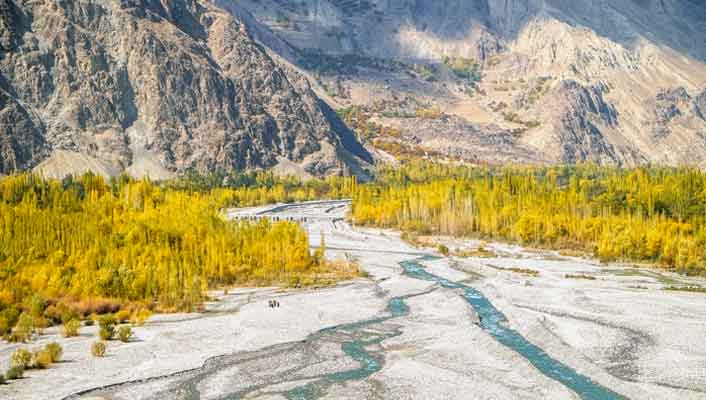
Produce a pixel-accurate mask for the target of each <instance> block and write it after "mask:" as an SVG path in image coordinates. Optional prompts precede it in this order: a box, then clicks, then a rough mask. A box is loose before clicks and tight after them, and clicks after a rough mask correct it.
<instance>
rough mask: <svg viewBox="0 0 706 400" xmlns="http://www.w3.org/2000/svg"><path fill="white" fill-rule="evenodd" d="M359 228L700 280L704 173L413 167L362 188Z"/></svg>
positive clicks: (705, 216) (705, 258) (705, 224)
mask: <svg viewBox="0 0 706 400" xmlns="http://www.w3.org/2000/svg"><path fill="white" fill-rule="evenodd" d="M351 218H352V219H353V221H354V222H355V223H357V224H362V225H375V226H381V227H390V228H398V229H401V230H403V231H407V232H414V233H418V234H443V235H453V236H482V237H487V238H499V239H506V240H511V241H516V242H520V243H523V244H527V245H534V246H544V247H552V248H558V249H577V250H582V251H588V252H591V253H593V254H595V255H596V256H598V257H600V258H601V259H602V260H605V261H611V260H626V261H628V260H629V261H636V262H651V263H656V264H659V265H662V266H664V267H668V268H671V269H676V270H678V271H681V272H684V273H691V274H706V173H704V172H702V171H699V170H697V169H691V168H658V167H644V168H638V169H632V170H624V169H616V168H610V167H599V166H595V165H583V166H577V167H547V168H540V167H503V168H491V167H475V168H474V167H454V166H449V165H442V164H431V163H424V162H412V163H409V164H407V165H406V166H405V167H403V168H397V169H387V170H385V171H383V172H382V173H381V175H380V178H379V180H378V182H377V183H376V184H372V185H365V186H360V187H359V188H358V190H357V191H356V193H355V195H354V202H353V210H352V214H351Z"/></svg>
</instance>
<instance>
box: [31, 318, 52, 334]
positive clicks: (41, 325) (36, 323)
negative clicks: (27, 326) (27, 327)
mask: <svg viewBox="0 0 706 400" xmlns="http://www.w3.org/2000/svg"><path fill="white" fill-rule="evenodd" d="M48 327H49V320H47V319H46V318H44V317H41V316H40V317H33V319H32V328H34V332H36V333H37V334H39V335H43V334H44V329H45V328H48Z"/></svg>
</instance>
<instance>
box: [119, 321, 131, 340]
mask: <svg viewBox="0 0 706 400" xmlns="http://www.w3.org/2000/svg"><path fill="white" fill-rule="evenodd" d="M131 337H132V328H130V327H129V326H127V325H123V326H121V327H120V329H118V338H120V341H121V342H123V343H127V342H129V341H130V338H131Z"/></svg>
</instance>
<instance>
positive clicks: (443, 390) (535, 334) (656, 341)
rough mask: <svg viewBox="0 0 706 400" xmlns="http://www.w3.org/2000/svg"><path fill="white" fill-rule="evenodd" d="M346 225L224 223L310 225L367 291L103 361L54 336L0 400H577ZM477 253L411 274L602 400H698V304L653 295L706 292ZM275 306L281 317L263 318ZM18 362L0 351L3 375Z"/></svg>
mask: <svg viewBox="0 0 706 400" xmlns="http://www.w3.org/2000/svg"><path fill="white" fill-rule="evenodd" d="M345 211H346V203H345V202H316V203H309V204H303V205H297V206H293V207H292V206H284V207H264V208H257V209H248V210H238V211H236V212H232V213H230V215H231V217H237V218H260V217H275V216H276V217H277V218H284V219H290V218H294V219H299V220H302V219H304V218H306V223H305V226H306V227H307V229H308V230H309V233H310V240H311V243H312V246H316V245H318V243H319V241H320V235H321V234H323V235H324V236H325V242H326V244H327V248H328V251H327V256H328V257H331V258H346V259H349V260H352V259H355V260H357V261H358V262H359V264H360V265H361V267H362V268H363V269H364V270H365V271H366V272H368V273H369V274H370V278H369V279H360V280H357V281H354V282H346V283H342V284H340V285H339V286H337V287H333V288H327V289H320V290H301V291H281V290H278V289H276V288H262V289H240V290H232V291H231V292H230V293H229V294H227V295H225V294H222V293H220V294H215V293H214V296H215V297H216V299H217V301H214V302H212V303H209V304H207V307H206V308H207V312H205V313H200V314H178V315H157V316H154V317H153V318H151V319H150V320H149V321H148V322H147V323H146V324H145V326H142V327H137V328H135V337H134V339H133V340H132V341H131V342H130V343H126V344H124V343H120V342H117V341H116V342H110V343H109V345H108V352H107V357H105V358H93V357H92V356H91V355H90V350H89V349H90V345H91V343H92V342H93V341H94V340H95V337H96V332H95V330H96V328H95V327H90V328H83V330H82V335H81V336H80V337H78V338H71V339H64V338H61V337H60V336H58V335H57V331H56V329H49V330H47V331H46V332H45V334H44V335H43V336H42V337H41V338H39V340H37V341H36V343H32V344H30V345H29V347H30V348H32V347H38V346H41V345H43V344H44V343H47V342H50V341H58V342H59V343H61V344H62V346H63V347H64V353H65V354H64V359H65V360H66V361H64V362H62V363H59V364H56V365H53V366H52V367H51V368H49V369H46V370H33V371H30V372H28V373H27V377H26V378H25V379H22V380H19V381H14V382H12V383H11V384H9V385H2V386H0V399H13V400H14V399H17V400H22V399H42V400H43V399H63V398H67V397H69V396H72V395H76V396H73V397H76V398H91V399H115V400H118V399H167V398H168V399H180V398H184V399H187V398H188V399H193V398H201V399H217V398H218V399H220V398H223V397H224V396H226V395H230V396H232V398H263V399H283V398H297V397H296V396H295V395H298V394H302V393H303V394H305V395H306V396H304V395H303V396H304V397H300V398H327V399H341V398H349V399H359V398H384V399H410V398H419V399H459V398H474V399H546V398H551V399H572V398H579V395H578V394H576V393H575V392H573V391H572V390H570V389H568V388H567V387H565V386H564V385H562V384H561V383H559V382H558V381H555V380H553V379H551V378H549V377H547V376H546V375H545V374H543V373H541V372H540V371H539V370H538V369H537V368H535V366H533V365H532V364H531V363H530V362H528V361H527V359H525V358H524V357H522V356H521V355H520V354H519V353H517V352H516V351H514V350H512V349H510V348H509V347H506V346H505V345H503V344H501V343H500V342H498V341H497V340H496V339H494V338H493V337H492V336H491V335H489V334H488V332H486V331H485V330H484V329H482V328H481V326H480V323H479V317H478V315H477V313H476V312H475V311H474V309H473V308H472V307H471V306H470V305H469V303H468V302H466V301H464V300H463V299H462V297H461V293H460V292H459V291H458V290H455V289H447V288H444V287H441V286H440V285H439V284H437V283H435V282H430V281H424V280H419V279H414V278H413V277H410V276H408V275H405V274H403V269H402V267H401V265H400V263H401V262H403V261H409V260H420V257H422V256H424V255H430V254H433V252H432V251H430V250H420V249H417V248H414V247H411V246H410V245H408V244H406V243H405V242H403V241H402V240H401V239H400V238H399V235H398V234H396V233H394V232H390V231H381V230H374V229H358V228H353V227H351V226H350V225H348V224H347V223H345V222H343V221H342V217H343V216H344V213H345ZM447 244H448V247H449V248H456V247H473V246H474V245H477V243H473V242H471V241H451V240H447ZM487 247H488V250H489V251H491V252H492V254H495V255H494V256H491V257H488V258H473V257H469V258H457V257H451V258H443V259H438V260H424V261H420V262H421V263H423V264H424V266H425V267H426V269H427V271H429V272H430V273H432V274H434V275H435V276H438V277H441V278H444V279H447V280H449V281H451V282H461V281H462V282H466V283H467V284H468V285H470V286H472V287H474V288H477V289H479V290H480V291H481V292H482V293H483V294H484V295H485V296H486V297H487V298H488V299H489V300H490V301H491V302H492V303H493V305H494V306H495V307H496V308H497V309H499V310H500V311H502V312H503V313H504V314H505V316H506V317H507V319H508V323H507V325H508V326H509V327H511V328H513V329H515V330H516V331H517V332H519V333H520V334H522V335H523V336H524V337H525V338H526V339H528V340H529V341H530V342H532V343H533V344H535V345H537V346H539V347H540V348H542V349H543V350H544V351H546V352H547V353H548V354H549V355H551V356H552V357H553V358H554V359H556V360H559V361H561V362H562V363H564V364H565V365H567V366H569V367H571V368H573V369H575V370H576V371H577V372H579V373H581V374H583V375H586V376H588V377H590V378H591V379H593V380H594V381H595V382H597V383H598V384H600V385H602V386H604V387H606V388H609V389H611V390H613V391H615V392H618V393H620V394H621V395H623V396H625V397H628V398H633V399H669V398H681V399H692V398H693V399H699V398H706V393H704V392H703V390H704V388H706V376H705V375H706V341H704V340H703V335H704V333H706V307H704V304H706V295H704V294H702V293H685V292H671V291H669V292H668V291H664V290H662V288H663V287H665V286H667V285H674V284H675V283H676V284H679V285H681V284H685V285H686V284H688V285H697V284H699V285H700V284H703V282H701V281H698V280H687V279H685V278H682V277H676V276H673V275H668V274H661V273H657V272H649V271H647V272H645V271H643V270H635V269H632V268H629V267H624V266H612V267H606V266H601V265H599V264H597V263H594V262H592V261H587V260H580V259H576V258H568V257H561V256H559V255H558V254H555V253H548V252H528V251H525V250H523V249H521V248H517V247H513V246H507V245H500V244H491V245H488V246H487ZM522 270H533V271H537V272H538V274H527V273H521V272H516V271H522ZM567 275H568V276H571V277H567ZM587 277H590V278H595V279H590V278H587ZM270 299H277V300H279V301H280V304H281V307H280V308H277V309H271V308H269V307H268V306H267V302H268V300H270ZM395 299H399V302H398V303H395V301H396V300H395ZM402 303H404V304H402ZM395 304H396V305H397V306H398V309H395V308H394V307H393V305H395ZM402 305H404V307H402ZM361 321H364V322H365V323H362V324H361ZM355 323H358V324H355ZM341 324H351V325H343V326H341ZM330 327H337V328H332V329H326V330H324V331H321V330H322V329H324V328H330ZM353 339H356V341H362V342H365V340H368V339H369V340H368V342H365V343H368V344H367V345H365V346H364V348H365V349H364V354H362V356H361V354H360V353H355V352H353V354H357V356H358V358H352V357H351V355H350V354H351V351H348V350H350V349H348V350H346V349H347V348H346V347H345V346H346V343H352V341H353ZM378 339H379V340H378ZM17 347H18V346H17V345H11V344H7V343H2V344H0V365H1V366H2V367H4V366H6V365H7V364H8V362H9V357H10V354H11V353H12V351H14V349H16V348H17ZM347 351H348V352H347ZM366 362H367V363H368V364H366ZM361 365H364V366H366V368H368V367H369V368H370V369H369V370H368V371H366V370H365V368H362V369H361ZM351 371H355V373H352V372H351ZM307 385H308V386H307ZM92 389H93V390H92ZM300 389H301V390H300ZM305 389H306V390H308V389H311V390H309V392H307V391H306V390H305ZM307 396H308V397H307Z"/></svg>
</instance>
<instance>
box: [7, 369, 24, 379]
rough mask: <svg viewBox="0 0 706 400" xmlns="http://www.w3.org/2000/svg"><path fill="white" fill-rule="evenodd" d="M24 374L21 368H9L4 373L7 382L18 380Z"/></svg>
mask: <svg viewBox="0 0 706 400" xmlns="http://www.w3.org/2000/svg"><path fill="white" fill-rule="evenodd" d="M24 373H25V369H24V368H23V367H11V368H10V369H8V370H7V372H6V373H5V377H6V378H7V379H8V380H13V379H20V378H22V376H23V375H24Z"/></svg>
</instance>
